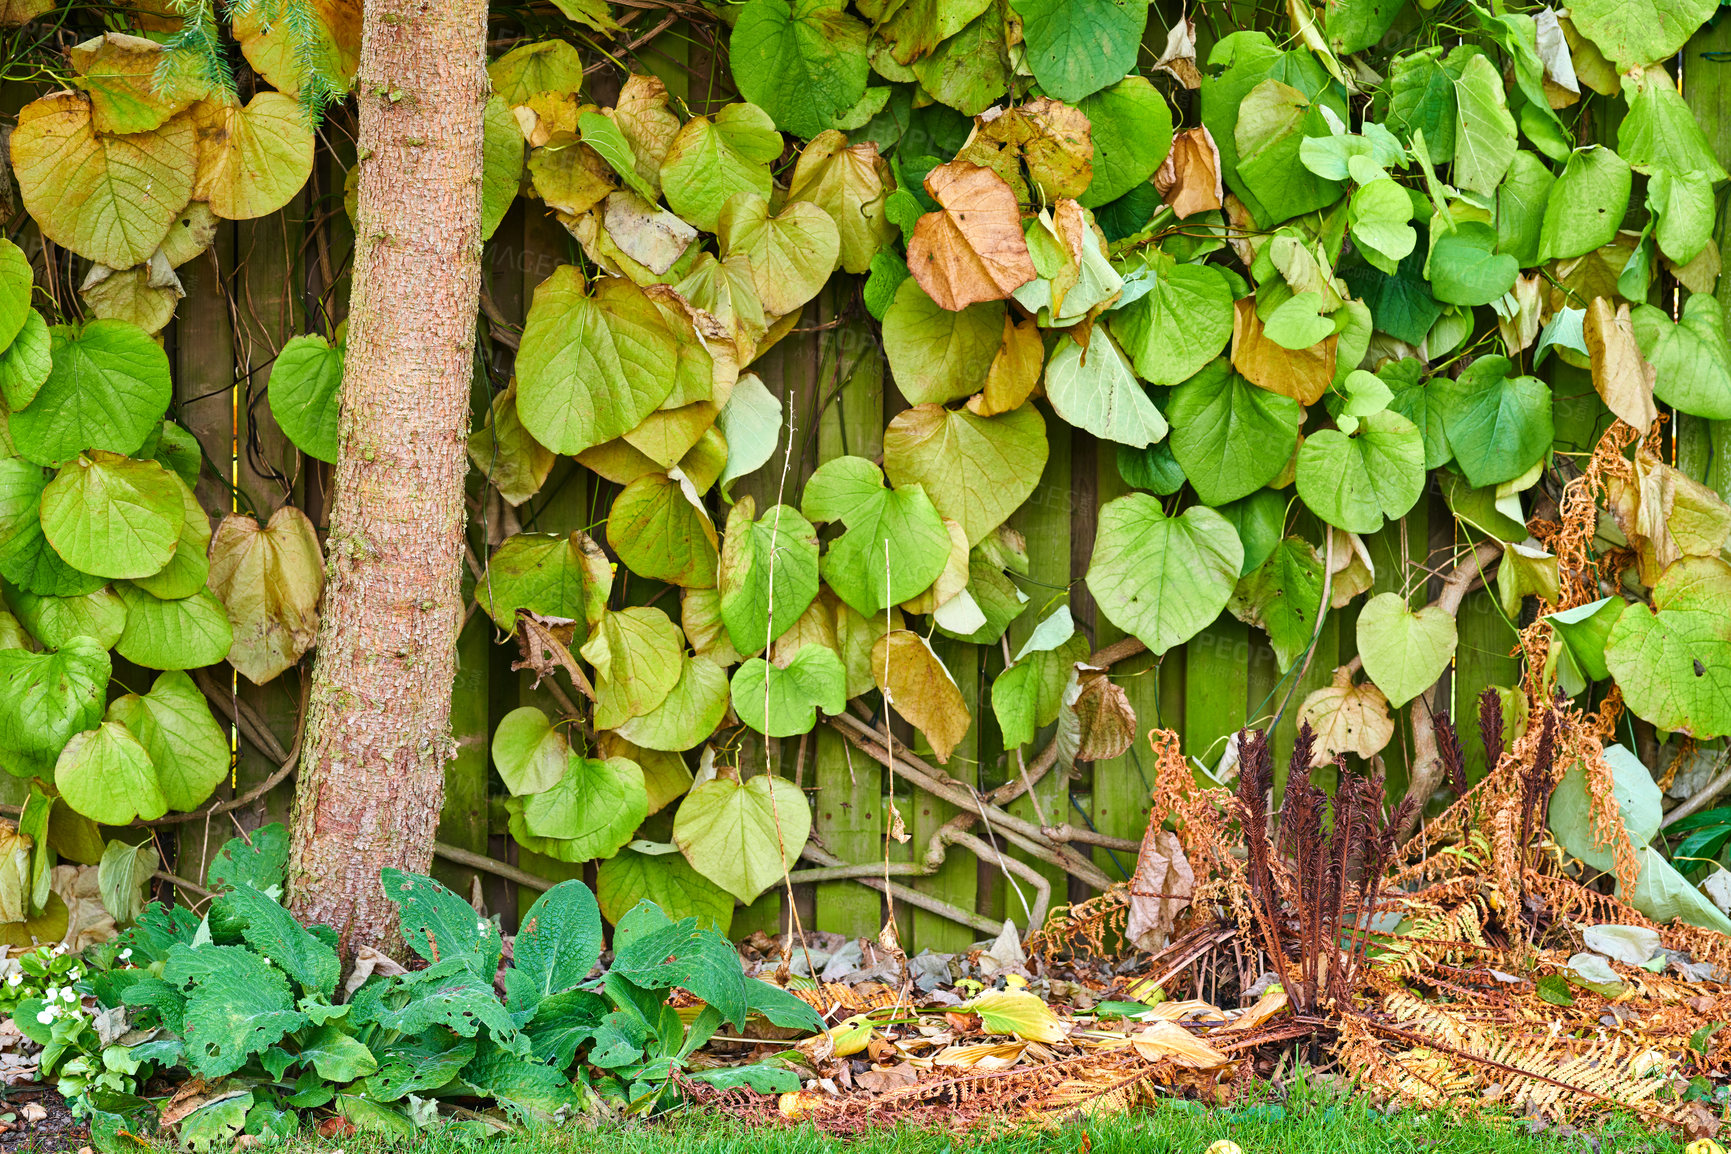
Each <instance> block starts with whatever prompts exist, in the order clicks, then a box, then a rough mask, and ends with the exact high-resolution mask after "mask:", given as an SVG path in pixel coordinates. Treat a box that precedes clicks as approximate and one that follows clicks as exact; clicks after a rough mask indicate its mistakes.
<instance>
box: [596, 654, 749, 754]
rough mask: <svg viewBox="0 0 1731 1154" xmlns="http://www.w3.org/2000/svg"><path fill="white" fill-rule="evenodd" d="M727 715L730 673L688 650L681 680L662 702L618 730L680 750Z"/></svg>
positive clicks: (650, 744) (647, 743)
mask: <svg viewBox="0 0 1731 1154" xmlns="http://www.w3.org/2000/svg"><path fill="white" fill-rule="evenodd" d="M725 716H727V673H726V671H724V670H723V669H722V668H721V666H719V665H717V664H716V663H715V662H713V661H711V660H710V659H709V658H707V657H694V656H692V655H691V654H686V655H685V656H684V657H683V658H682V659H681V661H680V666H679V680H678V681H676V682H674V685H673V688H672V689H671V690H669V691H668V693H667V696H666V697H665V698H663V699H662V701H661V704H660V705H657V706H656V707H655V708H654V709H651V710H650V711H649V712H648V713H645V714H643V715H641V716H639V717H633V718H631V719H630V720H629V721H627V722H625V724H623V725H621V726H620V727H619V728H618V730H617V731H616V732H617V733H618V734H619V736H621V737H623V738H624V739H625V740H627V741H629V742H632V743H633V744H635V745H639V746H641V747H643V748H644V749H653V750H659V751H662V752H668V753H677V752H680V751H682V750H687V749H690V748H692V747H693V746H696V745H698V744H700V743H701V742H702V741H703V740H704V739H705V738H707V737H708V736H709V735H710V734H712V733H714V732H715V727H716V726H718V725H720V724H721V720H722V718H724V717H725Z"/></svg>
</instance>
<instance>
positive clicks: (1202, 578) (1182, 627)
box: [1088, 493, 1244, 653]
mask: <svg viewBox="0 0 1731 1154" xmlns="http://www.w3.org/2000/svg"><path fill="white" fill-rule="evenodd" d="M1243 560H1244V546H1243V544H1242V543H1241V542H1240V541H1239V540H1238V533H1237V531H1236V530H1234V529H1233V528H1232V526H1231V525H1230V524H1229V523H1228V522H1227V521H1226V519H1225V518H1224V517H1222V516H1221V515H1220V514H1219V513H1216V512H1215V511H1214V510H1212V509H1209V508H1206V507H1204V506H1201V505H1196V506H1192V507H1191V508H1189V509H1186V510H1185V511H1184V513H1183V514H1182V515H1181V516H1177V517H1168V516H1166V514H1165V512H1164V511H1163V510H1162V509H1161V508H1160V502H1159V501H1157V500H1155V499H1154V498H1153V497H1150V496H1148V495H1146V494H1144V493H1132V494H1130V495H1129V496H1127V497H1119V498H1118V499H1117V500H1115V501H1108V502H1107V503H1106V504H1105V505H1103V506H1102V507H1101V509H1100V527H1099V531H1098V533H1097V534H1096V536H1095V538H1094V555H1093V559H1092V560H1091V561H1090V562H1089V565H1088V589H1089V591H1090V592H1092V593H1093V594H1094V599H1095V601H1096V603H1097V604H1098V605H1099V607H1100V611H1101V612H1102V613H1104V614H1105V615H1106V619H1107V620H1109V621H1110V622H1112V624H1114V625H1116V626H1117V627H1118V628H1120V629H1122V630H1124V631H1125V632H1126V633H1129V634H1132V635H1134V636H1135V637H1137V638H1138V639H1140V640H1141V641H1142V643H1143V644H1145V645H1147V646H1148V648H1149V649H1151V650H1152V651H1153V652H1155V653H1165V652H1166V651H1167V650H1168V649H1171V648H1172V647H1173V646H1174V645H1179V644H1182V643H1183V642H1185V641H1188V640H1190V638H1192V637H1194V636H1195V635H1196V634H1198V633H1200V632H1201V631H1202V630H1203V629H1204V628H1205V627H1207V626H1208V625H1209V624H1211V623H1212V622H1213V621H1214V619H1215V618H1216V617H1218V616H1220V611H1221V610H1222V609H1224V608H1225V607H1226V602H1227V600H1228V599H1229V598H1231V596H1232V590H1233V588H1234V587H1235V586H1236V585H1237V584H1238V571H1239V568H1240V566H1241V565H1242V563H1243Z"/></svg>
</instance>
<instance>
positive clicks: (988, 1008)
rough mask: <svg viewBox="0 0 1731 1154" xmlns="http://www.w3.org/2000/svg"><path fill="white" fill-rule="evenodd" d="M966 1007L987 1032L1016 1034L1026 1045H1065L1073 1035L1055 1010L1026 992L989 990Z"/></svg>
mask: <svg viewBox="0 0 1731 1154" xmlns="http://www.w3.org/2000/svg"><path fill="white" fill-rule="evenodd" d="M963 1008H964V1009H967V1010H971V1011H973V1012H974V1013H976V1014H978V1015H979V1016H980V1024H981V1025H982V1026H983V1027H984V1028H985V1029H986V1031H987V1032H988V1033H993V1034H1013V1035H1015V1036H1016V1037H1018V1038H1020V1039H1021V1040H1022V1041H1024V1042H1062V1041H1063V1040H1064V1039H1065V1038H1067V1037H1069V1035H1070V1028H1069V1027H1068V1026H1067V1025H1065V1024H1064V1023H1063V1022H1060V1021H1059V1020H1058V1015H1056V1014H1054V1013H1053V1012H1052V1007H1050V1006H1048V1005H1047V1004H1046V1003H1044V1002H1042V1001H1041V1000H1040V999H1039V997H1038V996H1037V995H1034V994H1030V993H1028V992H1027V991H1026V990H987V991H985V992H984V993H982V994H981V995H980V996H979V997H977V998H975V999H974V1000H973V1001H971V1002H969V1003H967V1004H966V1005H965V1006H964V1007H963Z"/></svg>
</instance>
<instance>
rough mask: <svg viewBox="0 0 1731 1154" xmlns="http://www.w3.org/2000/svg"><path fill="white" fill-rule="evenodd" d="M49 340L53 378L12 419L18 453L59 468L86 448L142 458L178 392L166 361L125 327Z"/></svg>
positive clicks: (63, 330)
mask: <svg viewBox="0 0 1731 1154" xmlns="http://www.w3.org/2000/svg"><path fill="white" fill-rule="evenodd" d="M49 334H50V337H51V346H50V359H51V360H52V363H53V368H52V369H51V370H50V371H49V373H48V379H47V380H45V381H44V382H43V383H42V387H41V389H40V390H39V391H38V392H37V394H36V396H35V397H34V398H33V399H32V400H31V402H30V405H29V407H27V408H25V409H24V410H22V411H21V412H16V413H13V414H12V418H11V422H10V431H11V434H12V441H13V443H14V444H15V445H16V446H17V447H18V451H19V453H21V454H22V455H23V456H24V457H26V458H28V459H29V460H31V461H34V462H36V463H37V464H38V465H57V464H59V463H60V462H62V461H66V460H70V459H71V458H73V457H76V456H77V455H78V454H79V453H81V452H83V451H84V450H86V449H102V450H105V451H107V452H112V453H120V454H128V453H135V452H137V451H138V449H139V448H140V447H141V446H142V445H143V444H144V442H145V438H147V437H149V436H150V434H151V433H153V432H155V431H156V429H157V427H158V426H159V425H160V424H161V422H162V414H163V410H164V409H166V408H167V407H168V402H169V399H170V397H172V395H173V392H174V388H173V384H172V383H171V381H170V379H169V374H168V357H167V356H166V355H165V354H164V353H163V351H162V349H161V348H160V347H158V345H157V343H156V342H155V341H153V340H151V339H150V337H149V335H147V334H146V333H145V331H144V330H143V329H141V328H139V327H138V326H137V325H134V324H128V323H127V322H126V321H91V322H90V323H89V324H87V325H83V326H77V325H55V326H54V327H53V328H52V329H50V330H49Z"/></svg>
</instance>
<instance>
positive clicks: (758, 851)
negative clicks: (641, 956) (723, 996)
mask: <svg viewBox="0 0 1731 1154" xmlns="http://www.w3.org/2000/svg"><path fill="white" fill-rule="evenodd" d="M805 652H811V650H806V651H805ZM810 833H811V809H810V808H809V807H808V806H807V805H806V800H805V794H804V793H802V792H801V791H800V789H799V787H798V786H796V785H794V784H793V782H791V781H788V780H786V779H785V778H780V777H776V776H774V775H772V774H767V773H760V774H758V775H757V776H756V777H753V778H752V779H751V780H749V781H746V782H743V783H742V782H740V781H739V780H738V778H737V777H733V776H725V777H716V778H713V779H712V780H710V781H706V782H704V783H703V784H702V785H700V786H698V787H696V788H695V789H693V790H692V791H691V792H690V793H689V794H687V795H686V798H685V800H684V801H683V802H681V803H680V805H679V813H678V815H677V816H675V818H674V819H673V841H674V844H675V845H677V846H678V847H679V851H680V852H681V853H683V854H684V855H685V859H686V860H687V861H688V862H690V863H691V866H692V868H693V869H695V870H696V871H697V872H698V873H700V874H702V875H703V876H704V877H706V878H708V879H709V880H710V881H712V882H714V883H715V884H716V885H718V886H720V887H721V888H722V889H724V890H726V891H727V892H728V893H730V894H732V895H733V896H734V897H736V898H738V899H739V900H740V901H741V902H743V903H745V904H746V905H750V904H751V903H752V902H754V901H756V900H757V897H758V895H759V894H761V893H763V891H764V890H766V889H768V888H769V887H770V886H772V885H774V884H776V883H777V882H778V881H780V880H781V877H782V874H783V873H784V872H785V871H786V870H787V869H789V868H791V867H792V865H793V863H794V862H795V861H797V860H798V859H799V851H800V850H801V849H803V848H804V847H805V839H806V837H807V836H808V835H809V834H810ZM615 964H616V965H617V963H615Z"/></svg>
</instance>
